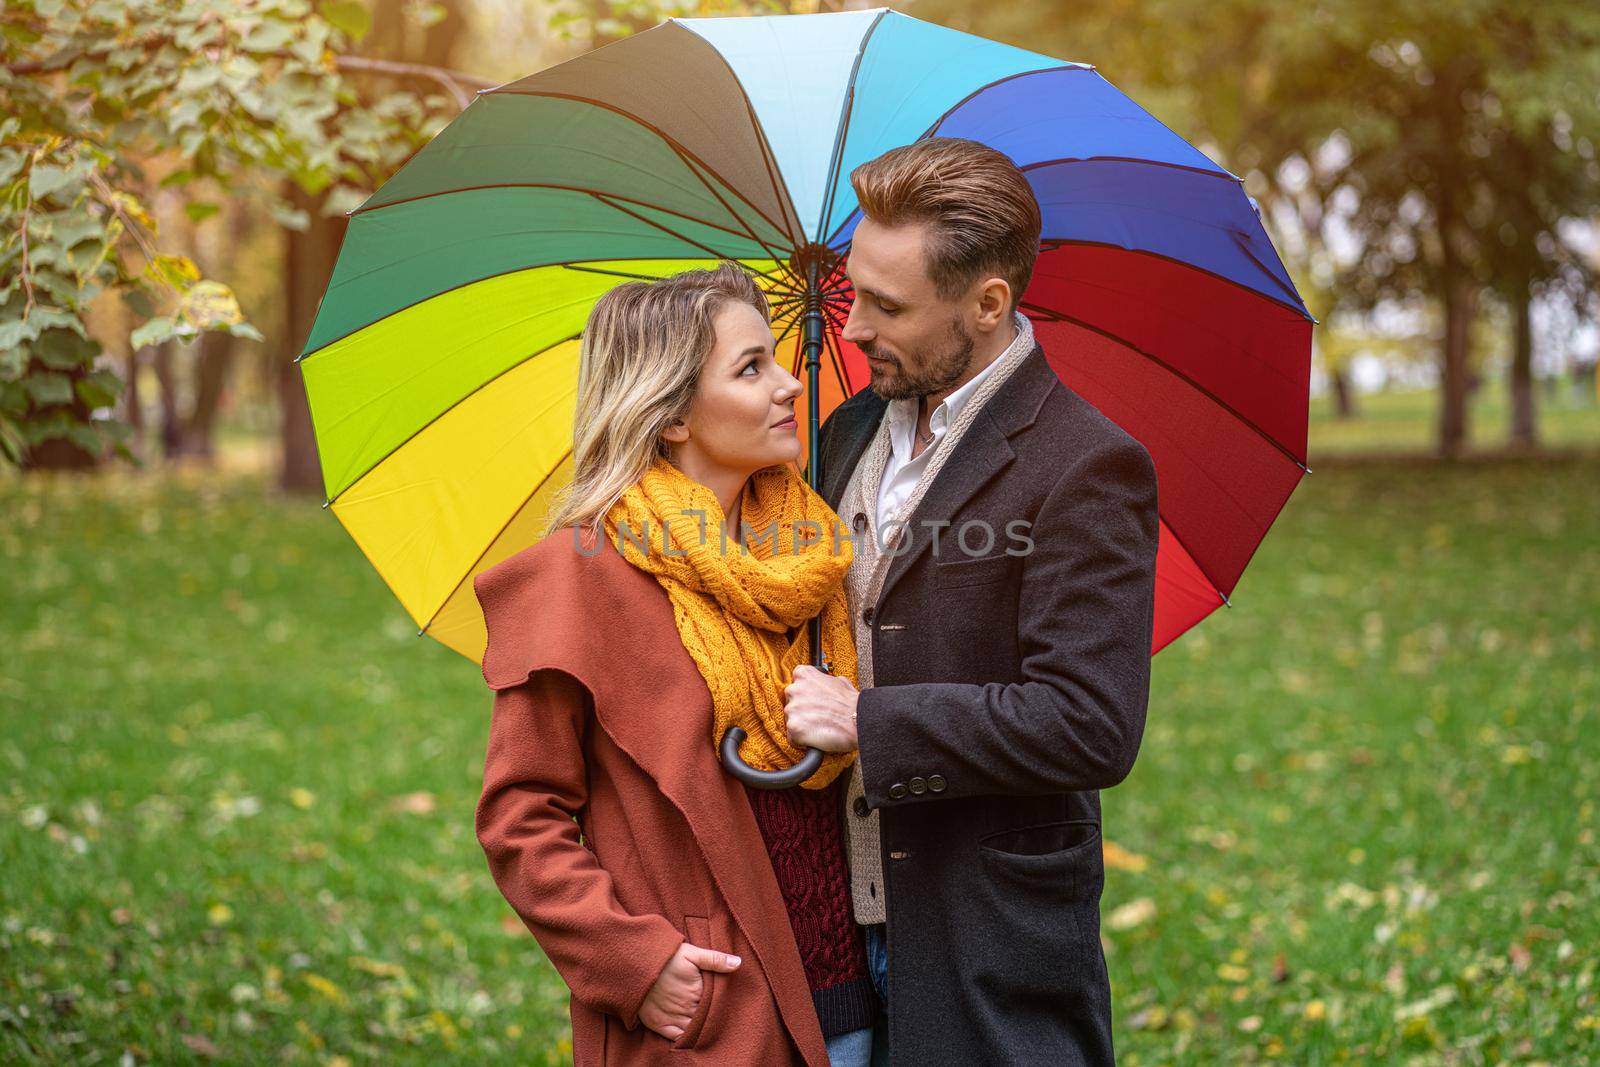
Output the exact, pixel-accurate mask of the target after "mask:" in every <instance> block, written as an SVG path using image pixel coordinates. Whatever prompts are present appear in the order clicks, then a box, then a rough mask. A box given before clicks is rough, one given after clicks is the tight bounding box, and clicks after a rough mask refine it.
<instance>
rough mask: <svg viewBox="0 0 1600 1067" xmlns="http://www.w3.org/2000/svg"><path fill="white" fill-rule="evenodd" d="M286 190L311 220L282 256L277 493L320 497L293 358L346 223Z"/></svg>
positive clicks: (290, 185)
mask: <svg viewBox="0 0 1600 1067" xmlns="http://www.w3.org/2000/svg"><path fill="white" fill-rule="evenodd" d="M286 185H287V190H286V193H285V195H286V196H287V198H288V200H289V201H290V203H291V204H292V205H293V206H294V207H296V208H299V209H301V210H303V211H305V212H306V214H307V215H309V216H310V217H311V225H310V227H309V228H308V229H306V230H305V231H304V232H301V231H298V230H286V231H285V233H286V234H287V235H288V248H287V250H286V252H285V254H284V263H285V265H286V266H287V268H288V279H287V281H288V293H287V296H288V299H287V300H285V301H284V306H285V308H286V311H287V326H288V330H287V331H286V333H287V335H288V337H289V343H290V345H291V346H292V349H291V351H290V352H289V353H287V354H286V355H285V356H284V357H283V358H282V359H281V360H280V361H279V366H278V409H279V440H280V442H281V443H282V457H281V458H282V463H283V465H282V467H280V468H279V472H278V487H279V488H280V489H283V490H284V491H286V492H291V493H320V492H322V491H323V485H322V467H321V464H320V463H319V462H318V460H317V443H316V436H315V435H314V434H313V433H312V429H311V409H310V407H308V406H307V404H306V391H305V381H304V380H303V378H302V377H301V372H300V364H298V363H296V362H294V357H295V355H296V354H297V353H298V352H299V351H300V349H301V348H302V347H303V346H304V343H305V340H306V338H307V337H308V336H310V334H311V322H312V319H314V318H315V317H316V313H317V304H318V303H319V302H320V301H321V299H322V294H323V292H324V291H325V290H326V289H327V285H328V279H329V278H330V277H331V276H332V275H333V264H334V260H335V259H336V258H337V257H338V254H339V241H340V236H341V234H342V232H343V230H344V225H345V222H344V220H343V219H338V218H328V217H327V216H325V215H323V214H322V203H323V200H324V196H323V195H322V194H318V195H317V196H311V195H309V194H307V193H306V192H305V191H304V190H303V189H301V188H300V186H298V185H296V184H295V183H294V182H292V181H291V182H287V183H286ZM310 358H312V359H315V358H316V357H315V356H312V357H310Z"/></svg>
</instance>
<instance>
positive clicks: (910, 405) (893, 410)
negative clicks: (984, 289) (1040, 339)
mask: <svg viewBox="0 0 1600 1067" xmlns="http://www.w3.org/2000/svg"><path fill="white" fill-rule="evenodd" d="M1011 315H1012V321H1013V322H1014V323H1015V324H1016V327H1017V336H1016V337H1014V338H1012V340H1011V343H1010V344H1009V345H1007V346H1006V349H1005V351H1004V352H1001V353H1000V354H999V355H998V356H996V357H995V358H994V359H993V360H991V361H990V363H989V365H988V366H987V367H985V368H983V369H982V370H980V371H979V372H978V373H977V374H974V375H973V376H972V379H971V380H970V381H968V382H965V383H964V384H962V385H961V387H960V388H958V389H956V390H955V391H954V392H952V393H951V394H950V395H949V396H947V397H945V398H944V399H943V400H941V401H940V402H939V406H938V407H936V408H934V409H933V411H932V412H931V413H930V414H929V415H928V429H929V430H931V431H933V432H934V433H935V434H942V433H943V432H944V430H945V429H947V428H948V427H949V426H950V424H951V423H953V422H955V421H956V419H957V418H958V417H960V415H961V409H962V408H964V407H966V406H967V403H968V402H969V401H970V400H971V399H972V396H973V394H974V393H976V392H977V391H978V390H979V389H980V388H982V387H983V383H984V382H985V381H986V380H987V379H989V378H991V377H993V376H994V372H995V368H996V367H998V366H1000V364H1001V363H1003V362H1004V361H1006V360H1008V359H1014V358H1016V357H1017V356H1018V355H1019V353H1020V354H1024V355H1025V354H1026V353H1028V352H1031V351H1033V323H1032V322H1031V321H1029V319H1028V316H1026V315H1024V314H1023V313H1022V312H1020V311H1013V312H1012V313H1011ZM920 400H921V398H920V397H915V396H908V397H902V398H900V399H898V400H891V401H890V402H889V410H888V414H887V418H888V419H889V442H890V444H891V445H892V446H893V448H894V451H895V454H896V456H897V457H898V458H900V460H901V461H902V462H904V461H906V460H907V459H909V458H910V456H911V435H912V433H913V432H914V430H915V427H916V424H917V405H918V403H919V401H920Z"/></svg>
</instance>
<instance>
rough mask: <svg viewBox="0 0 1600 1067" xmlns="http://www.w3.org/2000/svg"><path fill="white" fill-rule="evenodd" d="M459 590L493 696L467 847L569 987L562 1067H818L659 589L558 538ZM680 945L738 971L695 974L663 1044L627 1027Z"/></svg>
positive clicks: (598, 545)
mask: <svg viewBox="0 0 1600 1067" xmlns="http://www.w3.org/2000/svg"><path fill="white" fill-rule="evenodd" d="M586 552H592V553H593V554H592V555H588V554H586ZM473 589H474V591H475V592H476V594H477V597H478V602H479V604H480V605H481V606H482V608H483V612H484V618H485V620H486V621H487V624H488V633H489V639H488V648H487V650H486V652H485V654H484V659H483V676H484V680H485V681H487V682H488V684H489V687H490V688H491V689H492V690H494V703H493V711H492V715H491V722H490V727H489V741H488V752H487V756H486V759H485V761H484V775H483V793H482V796H481V797H480V798H479V801H478V807H477V818H476V827H477V836H478V841H479V843H480V844H481V845H482V846H483V850H484V853H485V855H486V856H487V858H488V862H489V870H490V872H491V874H492V875H493V877H494V880H495V883H496V884H497V885H498V886H499V888H500V892H501V893H502V894H503V895H504V896H505V898H506V900H507V901H508V902H509V903H510V904H511V906H512V908H514V909H515V910H516V912H517V914H518V915H519V916H520V917H521V918H522V921H523V922H524V923H525V924H526V925H527V927H528V929H529V930H530V931H531V932H532V933H533V935H534V937H535V938H536V939H537V940H538V942H539V945H540V947H541V948H542V949H543V950H544V952H545V955H546V956H548V957H549V959H550V962H551V963H552V964H553V965H554V966H555V968H556V970H557V971H558V972H559V973H560V975H561V977H562V978H563V979H564V980H565V981H566V983H567V985H568V986H569V987H570V989H571V994H572V995H571V1000H570V1007H571V1012H572V1058H573V1064H574V1067H599V1065H601V1064H605V1065H618V1064H621V1065H640V1064H673V1065H677V1067H682V1065H683V1064H685V1063H706V1064H717V1065H718V1067H723V1065H746V1064H749V1065H760V1067H782V1065H786V1064H804V1065H806V1067H825V1065H826V1064H827V1063H828V1055H827V1049H826V1044H825V1042H824V1040H823V1037H822V1028H821V1025H820V1024H819V1022H818V1020H817V1014H816V1009H815V1008H814V1007H813V1005H812V1000H811V993H810V989H809V988H808V986H807V984H806V976H805V970H804V967H803V965H802V963H801V960H800V951H799V948H798V947H797V945H796V942H795V937H794V932H793V930H792V929H791V928H790V925H789V918H788V913H787V911H786V910H785V908H784V903H783V897H782V894H781V892H780V890H779V888H778V881H777V877H776V875H775V874H774V873H773V870H772V863H771V860H770V858H769V857H768V855H767V851H766V845H765V843H764V842H763V840H762V837H761V832H760V829H759V828H758V826H757V825H756V821H755V816H754V815H753V814H752V812H751V810H750V802H749V800H748V798H747V797H746V795H745V793H744V786H743V785H741V784H740V783H739V782H738V781H737V780H735V779H734V778H733V777H732V776H730V775H729V774H728V773H727V772H726V771H725V770H723V768H722V764H721V762H720V761H719V760H718V759H717V756H716V752H715V751H714V750H713V747H712V742H711V693H710V690H709V689H707V687H706V684H705V679H704V678H702V677H701V676H700V673H699V671H698V669H697V668H696V667H695V664H694V661H693V660H692V659H691V658H690V657H689V653H688V652H687V651H686V650H685V649H684V647H683V643H682V641H681V640H680V638H679V636H678V631H677V627H676V625H675V624H674V622H673V615H672V606H671V603H670V601H669V600H668V599H667V594H666V591H665V590H664V589H662V588H661V585H660V583H658V582H657V581H656V579H655V578H654V577H652V576H651V575H649V574H647V573H645V572H644V571H641V570H639V569H638V568H636V567H634V566H633V565H632V564H630V563H628V562H627V560H625V559H623V558H622V557H621V556H620V555H618V554H617V551H616V546H615V545H614V544H612V543H609V542H606V541H605V540H604V538H601V539H599V541H598V542H596V541H593V540H591V541H587V542H585V543H584V546H582V547H580V545H579V544H578V542H577V540H576V539H575V537H574V535H573V531H572V528H571V527H564V528H562V529H559V530H556V531H553V532H552V533H551V534H550V535H549V536H548V537H546V538H545V539H544V540H542V541H540V542H539V543H538V544H535V545H533V546H530V547H529V548H526V549H524V550H522V551H521V552H519V553H517V554H516V555H514V556H512V557H510V558H508V559H506V560H503V561H501V562H500V563H498V564H496V565H494V566H493V567H490V568H488V569H487V570H485V571H484V572H483V573H481V574H479V575H478V576H477V578H475V579H474V581H473ZM574 816H576V817H577V822H576V823H574V822H573V817H574ZM580 829H581V830H582V840H581V841H580V839H579V830H580ZM684 940H688V941H690V942H692V943H694V944H697V945H701V946H704V947H707V948H713V949H719V950H721V951H724V952H731V953H734V954H736V955H738V956H740V957H741V958H742V960H743V962H742V964H741V965H740V966H739V968H738V969H737V970H736V971H734V972H733V973H731V974H719V973H715V972H711V971H702V972H701V979H702V982H703V983H704V984H703V992H702V994H701V998H700V1004H699V1007H698V1008H697V1009H696V1011H695V1014H694V1017H693V1019H692V1020H691V1022H690V1024H689V1027H688V1029H687V1030H686V1031H685V1032H684V1034H683V1035H682V1036H681V1037H679V1038H678V1039H676V1040H672V1039H669V1038H666V1037H663V1036H661V1035H660V1034H658V1033H656V1032H655V1031H653V1030H651V1029H650V1028H649V1027H647V1026H645V1025H644V1024H643V1023H641V1022H640V1021H639V1017H638V1013H639V1008H640V1006H641V1004H642V1003H643V1000H644V997H645V994H646V993H648V992H649V990H650V987H651V986H652V985H653V984H654V982H655V980H656V977H657V976H658V975H659V974H660V973H661V969H662V967H663V966H665V964H666V962H667V960H668V959H670V958H671V957H672V955H673V953H674V952H675V951H676V950H677V948H678V946H679V944H680V943H681V942H683V941H684Z"/></svg>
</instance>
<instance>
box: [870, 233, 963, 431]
mask: <svg viewBox="0 0 1600 1067" xmlns="http://www.w3.org/2000/svg"><path fill="white" fill-rule="evenodd" d="M926 229H927V226H926V224H925V223H907V224H905V225H902V226H880V225H879V224H878V223H876V222H874V221H872V220H871V219H869V218H863V219H862V220H861V222H860V224H859V225H858V226H857V227H856V232H855V237H854V238H853V239H852V240H851V243H850V256H849V259H848V260H846V262H845V276H846V277H847V278H849V280H850V284H851V286H852V287H853V288H854V289H855V294H856V297H855V303H853V304H851V306H850V317H849V319H848V320H847V321H846V322H845V327H844V331H843V333H842V334H841V336H843V337H844V339H845V340H847V341H849V342H851V343H852V344H854V345H856V347H858V348H860V349H861V351H862V353H863V354H864V355H865V356H866V357H867V366H868V367H869V368H871V371H872V388H873V390H874V391H875V392H877V394H878V395H879V396H881V397H883V398H884V399H885V400H898V399H901V398H904V397H918V396H926V395H929V394H933V393H939V392H943V391H945V390H948V389H952V388H954V387H955V386H956V385H957V384H958V383H959V382H960V380H961V378H962V376H963V375H964V374H965V373H966V370H967V364H968V363H969V362H971V359H972V349H973V344H974V339H973V331H972V324H971V322H969V318H971V317H974V316H975V315H976V314H977V313H978V310H979V307H978V302H977V299H976V297H974V298H973V299H970V300H969V299H966V298H965V297H962V298H958V299H956V300H949V301H947V300H942V299H940V297H939V295H938V294H937V293H936V292H935V291H934V286H933V280H932V279H931V278H929V277H928V271H927V268H926V259H925V256H924V253H923V238H924V236H925V234H926Z"/></svg>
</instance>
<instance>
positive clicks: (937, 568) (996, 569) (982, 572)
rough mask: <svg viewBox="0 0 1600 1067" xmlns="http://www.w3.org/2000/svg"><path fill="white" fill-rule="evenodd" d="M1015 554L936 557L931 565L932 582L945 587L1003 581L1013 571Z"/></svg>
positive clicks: (951, 587)
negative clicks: (952, 557) (950, 557)
mask: <svg viewBox="0 0 1600 1067" xmlns="http://www.w3.org/2000/svg"><path fill="white" fill-rule="evenodd" d="M1016 558H1017V557H1015V556H976V557H971V556H965V555H960V554H958V555H957V556H956V558H954V559H936V560H934V566H933V580H934V582H935V583H936V584H937V585H939V586H941V587H943V588H946V589H954V588H957V587H959V586H965V585H988V584H989V583H991V582H999V581H1003V580H1005V579H1006V578H1009V577H1010V576H1011V575H1012V574H1013V573H1014V571H1013V566H1014V563H1015V560H1016Z"/></svg>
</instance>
